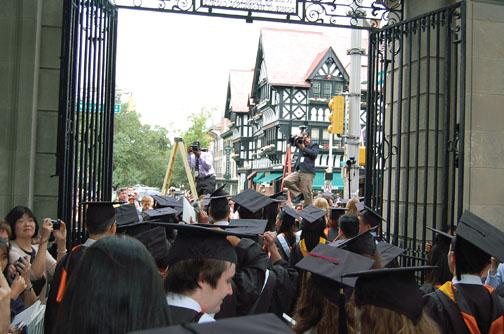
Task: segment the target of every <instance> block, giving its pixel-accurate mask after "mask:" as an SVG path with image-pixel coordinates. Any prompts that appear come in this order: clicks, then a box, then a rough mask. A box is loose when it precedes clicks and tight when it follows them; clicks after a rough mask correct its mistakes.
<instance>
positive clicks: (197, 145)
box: [190, 140, 201, 148]
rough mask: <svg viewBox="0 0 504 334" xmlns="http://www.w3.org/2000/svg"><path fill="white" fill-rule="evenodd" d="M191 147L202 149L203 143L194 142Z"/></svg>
mask: <svg viewBox="0 0 504 334" xmlns="http://www.w3.org/2000/svg"><path fill="white" fill-rule="evenodd" d="M190 146H196V147H197V148H200V147H201V143H200V142H199V141H197V140H195V141H193V142H192V143H191V145H190Z"/></svg>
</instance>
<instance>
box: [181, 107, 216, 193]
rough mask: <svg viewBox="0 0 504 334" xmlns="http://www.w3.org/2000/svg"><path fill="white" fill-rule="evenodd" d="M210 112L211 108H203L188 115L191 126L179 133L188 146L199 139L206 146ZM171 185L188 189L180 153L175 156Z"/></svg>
mask: <svg viewBox="0 0 504 334" xmlns="http://www.w3.org/2000/svg"><path fill="white" fill-rule="evenodd" d="M211 114H212V110H210V109H206V108H203V109H202V110H201V111H200V112H199V113H193V114H191V116H189V120H190V122H191V126H190V127H189V128H188V129H187V130H186V131H184V132H182V134H181V138H182V139H183V140H184V144H185V146H186V147H188V146H189V145H190V144H191V143H192V142H194V141H199V142H200V144H201V147H203V148H206V147H208V144H209V143H210V136H209V135H208V133H207V130H208V129H207V122H208V119H209V118H210V116H211ZM172 185H174V186H176V187H180V186H183V187H185V188H186V189H189V183H188V181H187V177H186V174H185V171H184V166H183V165H182V160H181V159H180V155H179V156H177V159H176V163H175V168H174V173H173V179H172Z"/></svg>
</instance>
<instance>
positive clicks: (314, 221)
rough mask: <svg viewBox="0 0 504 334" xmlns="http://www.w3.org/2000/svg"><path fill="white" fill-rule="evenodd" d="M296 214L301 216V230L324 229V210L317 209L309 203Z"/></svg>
mask: <svg viewBox="0 0 504 334" xmlns="http://www.w3.org/2000/svg"><path fill="white" fill-rule="evenodd" d="M298 214H299V216H300V217H301V218H303V220H301V230H304V231H317V230H320V229H324V228H325V226H326V224H325V220H324V219H322V218H324V216H325V214H326V213H325V211H324V210H322V209H319V208H317V207H316V206H313V205H309V206H307V207H306V208H304V209H303V210H302V211H300V212H299V213H298Z"/></svg>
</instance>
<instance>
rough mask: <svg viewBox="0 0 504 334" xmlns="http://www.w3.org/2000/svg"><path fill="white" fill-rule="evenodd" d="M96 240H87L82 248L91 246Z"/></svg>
mask: <svg viewBox="0 0 504 334" xmlns="http://www.w3.org/2000/svg"><path fill="white" fill-rule="evenodd" d="M95 242H96V240H94V239H91V238H87V240H86V242H84V243H83V244H82V247H90V246H91V245H92V244H94V243H95Z"/></svg>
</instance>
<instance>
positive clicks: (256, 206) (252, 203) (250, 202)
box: [233, 189, 274, 213]
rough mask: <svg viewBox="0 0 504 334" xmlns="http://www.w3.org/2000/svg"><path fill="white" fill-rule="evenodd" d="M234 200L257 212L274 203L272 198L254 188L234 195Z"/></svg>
mask: <svg viewBox="0 0 504 334" xmlns="http://www.w3.org/2000/svg"><path fill="white" fill-rule="evenodd" d="M233 201H235V203H236V204H238V205H240V206H242V207H244V208H245V209H247V210H248V211H250V212H252V213H256V212H257V211H259V210H261V209H263V208H265V207H266V206H268V205H270V204H272V203H274V201H273V200H272V199H271V198H269V197H267V196H264V195H263V194H260V193H258V192H257V191H255V190H253V189H247V190H245V191H243V192H241V193H239V194H238V195H236V196H234V197H233Z"/></svg>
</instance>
